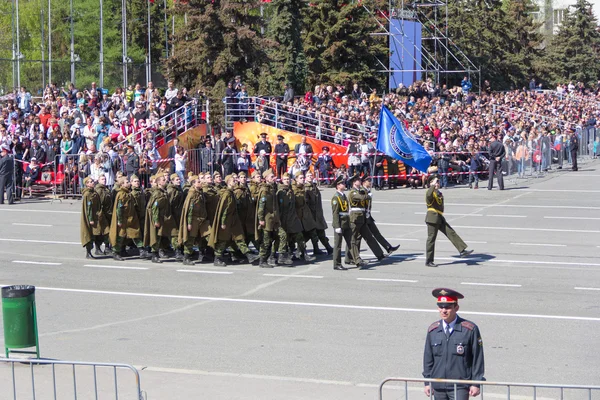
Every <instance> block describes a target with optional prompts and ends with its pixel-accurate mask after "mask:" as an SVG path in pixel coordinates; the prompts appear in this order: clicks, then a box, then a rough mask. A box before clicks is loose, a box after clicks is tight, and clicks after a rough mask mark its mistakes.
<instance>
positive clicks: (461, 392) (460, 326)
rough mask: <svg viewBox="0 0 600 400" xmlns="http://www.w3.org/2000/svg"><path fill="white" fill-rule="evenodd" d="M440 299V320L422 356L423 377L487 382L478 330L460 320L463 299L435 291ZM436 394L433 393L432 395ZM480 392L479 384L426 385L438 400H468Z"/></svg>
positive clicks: (427, 391) (432, 327)
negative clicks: (460, 304)
mask: <svg viewBox="0 0 600 400" xmlns="http://www.w3.org/2000/svg"><path fill="white" fill-rule="evenodd" d="M432 294H433V297H435V298H437V306H438V311H439V313H440V317H441V319H440V320H438V321H435V322H434V323H433V324H431V325H430V326H429V329H428V330H427V337H426V339H425V351H424V357H423V377H424V378H427V379H455V380H458V379H461V380H472V381H484V380H485V378H484V373H485V364H484V358H483V341H482V340H481V333H479V328H478V327H477V325H475V324H474V323H473V322H471V321H467V320H466V319H463V318H461V317H460V316H459V315H458V314H457V312H458V310H459V307H458V299H463V298H464V296H463V295H462V294H460V293H458V292H457V291H455V290H452V289H446V288H439V289H434V290H433V291H432ZM432 391H433V393H432ZM479 393H480V388H479V385H468V384H464V385H456V388H455V386H454V384H446V383H437V382H432V383H426V384H425V395H426V396H427V397H431V395H432V394H433V397H434V399H435V400H468V398H469V396H471V397H476V396H478V395H479Z"/></svg>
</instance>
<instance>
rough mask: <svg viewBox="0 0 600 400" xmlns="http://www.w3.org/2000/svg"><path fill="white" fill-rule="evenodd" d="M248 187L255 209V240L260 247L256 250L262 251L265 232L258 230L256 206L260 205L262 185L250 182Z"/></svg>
mask: <svg viewBox="0 0 600 400" xmlns="http://www.w3.org/2000/svg"><path fill="white" fill-rule="evenodd" d="M253 174H254V173H253ZM248 187H249V189H250V195H251V196H252V207H253V208H254V232H255V236H254V240H255V241H256V244H257V245H258V247H256V248H257V249H260V245H261V243H262V233H263V231H262V230H257V229H256V206H257V204H258V191H259V189H260V184H259V183H256V182H254V181H250V184H249V185H248ZM257 232H258V234H259V235H258V236H256V233H257Z"/></svg>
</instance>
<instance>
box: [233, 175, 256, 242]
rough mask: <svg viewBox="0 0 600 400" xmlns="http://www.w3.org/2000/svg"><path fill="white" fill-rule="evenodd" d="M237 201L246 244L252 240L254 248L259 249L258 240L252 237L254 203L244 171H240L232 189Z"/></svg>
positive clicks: (254, 216)
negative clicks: (235, 184)
mask: <svg viewBox="0 0 600 400" xmlns="http://www.w3.org/2000/svg"><path fill="white" fill-rule="evenodd" d="M234 194H235V198H236V201H237V207H238V214H239V216H240V218H241V220H242V228H243V229H244V237H245V238H246V244H248V243H250V242H252V244H253V245H254V248H255V249H256V250H258V249H259V245H258V242H257V241H256V240H255V238H254V231H255V226H254V221H255V219H256V215H255V214H256V205H255V203H254V201H253V200H252V194H251V193H250V189H249V188H248V185H247V184H246V173H245V172H240V173H239V175H238V184H237V186H236V188H235V190H234Z"/></svg>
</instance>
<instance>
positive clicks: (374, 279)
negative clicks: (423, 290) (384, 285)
mask: <svg viewBox="0 0 600 400" xmlns="http://www.w3.org/2000/svg"><path fill="white" fill-rule="evenodd" d="M356 280H357V281H375V282H406V283H417V282H419V281H413V280H410V279H380V278H356Z"/></svg>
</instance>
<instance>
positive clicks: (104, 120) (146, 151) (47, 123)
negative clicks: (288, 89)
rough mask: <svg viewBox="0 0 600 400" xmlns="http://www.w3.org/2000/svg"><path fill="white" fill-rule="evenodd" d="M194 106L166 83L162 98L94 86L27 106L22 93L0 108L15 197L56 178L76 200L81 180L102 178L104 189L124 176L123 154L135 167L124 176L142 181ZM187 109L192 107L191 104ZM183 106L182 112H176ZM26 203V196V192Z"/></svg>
mask: <svg viewBox="0 0 600 400" xmlns="http://www.w3.org/2000/svg"><path fill="white" fill-rule="evenodd" d="M191 100H197V98H196V99H194V98H193V97H192V96H190V94H188V92H187V90H186V89H185V88H182V89H178V88H176V87H175V86H174V85H173V82H169V83H168V87H167V88H165V89H164V90H162V91H161V90H159V89H158V88H155V87H154V85H153V83H152V82H148V84H147V85H146V87H145V88H142V86H141V85H140V84H136V85H135V86H133V85H130V86H129V87H128V88H127V89H122V88H120V87H119V88H116V89H115V90H114V92H112V93H109V92H108V91H107V90H106V89H102V88H100V87H98V86H97V85H96V83H95V82H93V83H92V84H91V87H90V88H86V89H78V88H76V87H75V86H74V85H72V84H71V85H69V86H68V88H64V87H60V88H59V87H57V86H56V85H49V86H48V87H46V88H45V90H44V91H43V94H42V97H41V98H40V97H37V98H34V97H33V96H32V95H31V93H30V92H29V91H27V89H26V88H25V87H21V88H20V90H19V91H17V92H16V93H14V94H13V95H9V96H5V97H4V98H3V99H2V100H1V101H0V107H1V109H0V146H6V147H8V148H9V150H10V154H12V155H13V156H14V158H15V160H16V162H17V164H18V165H16V168H15V171H16V173H15V177H16V186H17V191H16V194H17V197H19V196H20V194H21V190H20V189H21V188H30V186H31V184H32V183H33V182H35V181H41V182H44V183H49V182H51V181H53V180H54V179H55V176H56V175H55V173H57V172H59V171H60V173H61V175H62V176H64V179H61V184H62V185H63V186H64V187H65V189H66V188H67V187H69V188H70V190H71V191H73V192H76V191H77V190H78V189H80V187H81V185H80V182H81V181H82V179H83V178H85V176H88V175H92V176H93V177H95V178H97V177H98V176H99V175H101V174H103V175H105V176H106V179H107V183H108V184H109V185H112V183H113V182H114V179H115V175H116V174H117V173H118V172H119V171H120V172H122V173H126V174H127V173H128V171H127V169H128V165H127V160H128V159H129V163H131V162H132V161H133V158H134V157H127V156H126V154H127V149H126V148H127V146H128V145H129V146H130V147H132V150H133V153H134V154H136V155H137V159H138V160H139V165H136V166H135V168H129V169H130V170H135V171H129V172H130V173H133V172H135V173H141V174H142V175H144V176H150V175H151V174H152V173H153V171H155V170H156V169H157V165H156V162H155V160H158V159H160V155H159V153H158V150H157V149H158V148H159V147H160V146H161V145H162V144H163V143H165V142H168V141H170V140H171V139H172V138H174V137H176V136H177V135H178V134H180V133H182V132H183V131H184V130H185V126H187V124H188V123H191V122H192V121H191V119H192V118H194V117H195V116H196V115H197V114H195V113H194V112H193V111H195V110H194V107H192V106H189V107H188V106H185V105H186V104H188V102H190V101H191ZM194 103H197V101H196V102H194ZM184 106H185V107H184ZM29 195H31V190H29Z"/></svg>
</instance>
